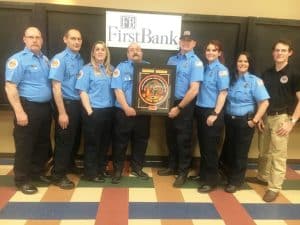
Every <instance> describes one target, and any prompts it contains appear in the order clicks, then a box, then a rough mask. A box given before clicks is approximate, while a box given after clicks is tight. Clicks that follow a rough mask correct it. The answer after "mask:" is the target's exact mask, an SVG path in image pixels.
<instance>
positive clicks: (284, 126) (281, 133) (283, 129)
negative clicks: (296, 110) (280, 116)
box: [276, 121, 295, 137]
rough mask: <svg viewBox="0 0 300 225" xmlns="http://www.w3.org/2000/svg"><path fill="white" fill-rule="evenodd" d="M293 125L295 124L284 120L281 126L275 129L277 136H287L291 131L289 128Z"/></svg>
mask: <svg viewBox="0 0 300 225" xmlns="http://www.w3.org/2000/svg"><path fill="white" fill-rule="evenodd" d="M294 125H295V124H294V123H292V122H291V121H286V122H284V123H283V124H282V125H281V127H280V128H279V129H278V130H277V131H276V134H277V135H278V136H281V137H283V136H287V135H288V134H289V133H290V132H291V130H292V129H293V127H294Z"/></svg>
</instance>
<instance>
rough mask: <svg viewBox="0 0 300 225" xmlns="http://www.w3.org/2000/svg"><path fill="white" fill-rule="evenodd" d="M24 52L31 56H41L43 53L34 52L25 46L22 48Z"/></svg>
mask: <svg viewBox="0 0 300 225" xmlns="http://www.w3.org/2000/svg"><path fill="white" fill-rule="evenodd" d="M24 52H26V53H27V54H30V55H31V56H36V57H39V58H41V57H43V53H42V52H41V51H40V53H39V54H34V53H33V52H32V51H31V50H30V49H29V48H27V47H25V48H24Z"/></svg>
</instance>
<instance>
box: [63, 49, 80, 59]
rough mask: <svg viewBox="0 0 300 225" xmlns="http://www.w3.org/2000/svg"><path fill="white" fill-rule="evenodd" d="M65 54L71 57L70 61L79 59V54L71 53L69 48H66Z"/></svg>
mask: <svg viewBox="0 0 300 225" xmlns="http://www.w3.org/2000/svg"><path fill="white" fill-rule="evenodd" d="M66 52H67V53H68V54H69V55H70V56H71V58H72V59H75V58H79V56H80V54H79V53H78V52H77V53H75V52H73V51H72V50H71V49H70V48H66Z"/></svg>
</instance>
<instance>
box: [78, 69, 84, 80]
mask: <svg viewBox="0 0 300 225" xmlns="http://www.w3.org/2000/svg"><path fill="white" fill-rule="evenodd" d="M82 77H83V71H82V70H80V71H79V73H78V75H77V80H79V79H80V78H82Z"/></svg>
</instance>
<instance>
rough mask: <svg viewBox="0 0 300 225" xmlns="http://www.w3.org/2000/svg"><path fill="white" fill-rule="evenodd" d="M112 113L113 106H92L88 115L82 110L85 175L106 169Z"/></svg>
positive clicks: (95, 174) (96, 173)
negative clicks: (90, 113) (101, 107)
mask: <svg viewBox="0 0 300 225" xmlns="http://www.w3.org/2000/svg"><path fill="white" fill-rule="evenodd" d="M113 113H114V110H113V108H103V109H95V108H94V109H93V113H92V115H90V116H88V115H87V114H86V112H85V110H84V112H83V137H84V173H85V176H87V177H95V176H97V175H98V174H99V173H102V172H105V171H106V164H107V152H108V148H109V145H110V143H111V133H112V121H113V115H114V114H113Z"/></svg>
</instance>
